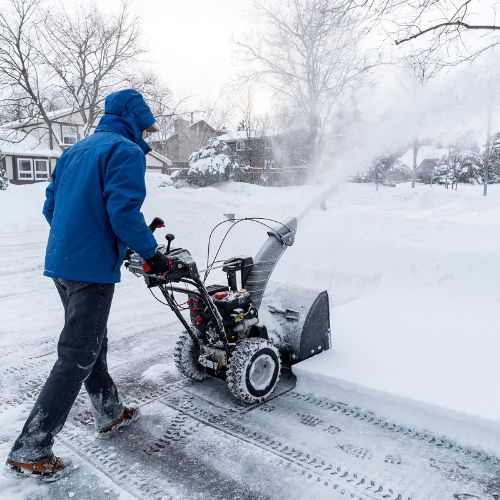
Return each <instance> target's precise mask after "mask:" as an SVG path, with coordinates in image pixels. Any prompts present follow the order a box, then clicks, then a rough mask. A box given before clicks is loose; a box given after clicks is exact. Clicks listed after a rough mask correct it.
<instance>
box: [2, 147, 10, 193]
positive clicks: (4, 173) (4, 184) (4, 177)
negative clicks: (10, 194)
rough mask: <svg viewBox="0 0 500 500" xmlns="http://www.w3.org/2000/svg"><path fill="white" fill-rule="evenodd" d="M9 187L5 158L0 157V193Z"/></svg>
mask: <svg viewBox="0 0 500 500" xmlns="http://www.w3.org/2000/svg"><path fill="white" fill-rule="evenodd" d="M8 187H9V178H8V177H7V171H6V170H5V158H2V156H1V155H0V191H5V190H6V189H7V188H8Z"/></svg>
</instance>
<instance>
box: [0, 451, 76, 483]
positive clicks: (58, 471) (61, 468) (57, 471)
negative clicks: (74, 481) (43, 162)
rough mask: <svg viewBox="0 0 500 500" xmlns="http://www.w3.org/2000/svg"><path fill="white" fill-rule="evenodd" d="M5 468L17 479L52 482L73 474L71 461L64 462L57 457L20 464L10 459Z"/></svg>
mask: <svg viewBox="0 0 500 500" xmlns="http://www.w3.org/2000/svg"><path fill="white" fill-rule="evenodd" d="M5 467H6V471H7V473H9V474H11V475H14V476H16V477H21V478H22V477H30V478H34V479H38V480H40V481H47V482H52V481H57V480H58V479H61V478H62V477H64V476H67V475H68V474H69V473H70V472H71V469H72V464H71V461H70V460H67V459H65V460H64V461H63V460H61V459H60V458H59V457H55V456H53V457H50V458H45V459H44V460H38V461H36V462H19V461H17V460H14V459H12V458H8V459H7V463H6V464H5Z"/></svg>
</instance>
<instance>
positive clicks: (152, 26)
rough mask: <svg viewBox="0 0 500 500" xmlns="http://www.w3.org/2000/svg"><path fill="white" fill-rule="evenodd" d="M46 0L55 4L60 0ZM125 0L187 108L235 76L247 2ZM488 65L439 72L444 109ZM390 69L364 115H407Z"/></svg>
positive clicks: (157, 67)
mask: <svg viewBox="0 0 500 500" xmlns="http://www.w3.org/2000/svg"><path fill="white" fill-rule="evenodd" d="M46 1H47V0H46ZM48 1H50V2H53V3H55V4H60V0H48ZM129 1H130V4H131V7H132V8H133V10H134V11H135V12H137V13H138V14H139V16H140V19H141V28H142V33H143V34H142V45H143V47H144V49H145V50H146V51H147V52H146V55H145V56H144V64H145V67H150V68H152V69H153V70H154V71H155V72H156V73H157V74H158V75H159V76H161V77H162V79H163V80H164V81H165V83H166V84H167V85H168V86H169V87H170V88H171V89H172V91H173V92H174V93H175V95H176V96H177V97H186V96H192V99H191V100H190V101H189V106H192V105H194V106H195V107H196V104H197V103H203V102H207V101H211V100H213V99H215V98H216V96H217V95H218V94H219V91H220V88H221V86H222V85H224V84H227V83H228V82H229V81H230V80H232V79H234V78H235V76H236V75H237V73H238V71H239V64H240V63H239V61H238V60H237V57H236V54H235V47H234V43H233V41H234V40H235V39H242V38H243V37H244V36H245V34H246V33H247V32H248V31H249V30H252V29H255V27H254V26H253V24H252V20H251V19H252V18H251V7H252V0H212V1H210V0H129ZM274 1H282V0H274ZM498 2H499V0H474V1H473V4H471V8H473V9H474V11H476V12H478V13H479V14H480V15H479V16H478V17H477V18H476V19H474V20H475V21H480V22H486V21H489V22H491V21H492V19H493V17H492V7H493V6H495V5H498ZM0 3H1V0H0ZM80 3H83V0H66V1H65V2H64V6H65V8H66V9H70V8H71V6H73V5H74V6H75V7H76V6H77V5H78V4H80ZM120 3H121V0H106V1H105V2H104V1H101V0H99V1H98V2H97V4H98V6H99V7H100V8H102V9H110V10H114V11H116V10H118V9H119V8H120ZM387 44H388V47H389V49H390V50H391V51H394V53H396V52H397V51H401V49H400V48H396V47H395V46H394V45H392V44H391V43H390V41H387ZM499 55H500V54H499ZM495 66H497V65H496V64H495ZM490 69H492V68H491V63H490V64H484V65H483V66H481V65H476V67H466V66H461V67H460V68H459V69H458V70H457V72H458V73H460V74H459V75H457V76H456V77H455V78H454V79H453V80H449V76H450V75H448V74H446V75H444V77H443V78H444V80H445V82H444V88H443V85H441V88H440V89H436V91H437V95H439V102H440V103H446V106H447V109H450V108H455V107H456V105H455V103H456V100H455V101H453V100H452V101H451V102H447V100H448V99H447V96H451V95H453V93H452V92H451V93H450V91H449V90H447V88H446V86H447V85H448V86H449V87H455V88H456V86H457V85H459V86H460V87H462V88H464V89H467V93H468V94H469V95H471V94H472V93H474V87H475V86H476V85H475V83H474V82H475V80H476V78H477V73H478V71H480V72H481V73H484V72H486V73H488V72H489V70H490ZM395 71H396V70H395V69H394V68H388V67H381V68H379V69H378V70H377V75H376V76H375V78H374V81H376V82H377V88H376V89H371V90H369V91H368V92H364V93H361V94H360V101H361V102H360V104H361V105H363V107H364V108H365V110H366V111H367V113H368V114H369V115H376V114H378V113H377V111H378V112H382V111H383V110H384V109H385V110H390V111H389V112H390V113H392V114H393V113H394V112H397V111H398V110H401V113H402V114H404V117H403V118H406V119H407V118H408V117H407V113H408V111H407V110H403V106H401V105H400V102H403V103H404V99H405V98H404V96H402V95H399V96H398V93H399V94H401V92H402V90H403V89H402V87H401V84H400V79H398V78H394V73H395ZM447 80H449V81H450V83H447ZM495 80H496V78H495ZM451 81H453V83H451ZM375 96H376V97H375ZM257 99H259V96H257ZM260 99H261V101H262V102H260V103H257V106H258V107H259V108H260V110H261V111H266V107H267V108H272V100H271V99H269V96H266V95H265V93H263V94H262V96H261V97H260ZM482 99H483V100H484V97H483V98H482ZM398 100H401V101H399V102H398ZM429 102H431V103H432V104H430V105H429V104H428V105H429V106H430V107H431V108H432V109H435V107H436V106H435V102H434V101H433V100H432V99H431V100H429ZM191 103H192V104H191ZM189 106H188V107H189ZM471 107H474V108H475V109H476V110H478V109H479V108H482V107H483V106H482V103H481V102H473V103H472V104H471ZM482 112H483V110H481V113H482ZM446 114H449V113H448V112H447V113H446ZM476 114H477V113H476ZM463 116H464V115H463V114H462V117H463ZM481 120H482V118H481Z"/></svg>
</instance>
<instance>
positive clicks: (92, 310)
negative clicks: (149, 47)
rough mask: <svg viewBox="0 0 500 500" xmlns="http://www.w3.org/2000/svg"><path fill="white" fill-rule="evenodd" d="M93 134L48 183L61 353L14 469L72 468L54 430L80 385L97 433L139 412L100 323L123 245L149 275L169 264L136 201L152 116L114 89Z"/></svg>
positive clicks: (18, 445) (138, 99)
mask: <svg viewBox="0 0 500 500" xmlns="http://www.w3.org/2000/svg"><path fill="white" fill-rule="evenodd" d="M104 111H105V114H104V116H103V117H102V118H101V121H100V123H99V125H98V127H97V128H96V130H95V133H94V134H93V135H91V136H89V137H87V138H86V139H84V140H82V141H80V142H78V143H77V144H75V145H74V146H72V147H71V148H69V149H67V150H66V151H65V152H64V153H63V155H62V156H61V158H60V159H59V161H58V162H57V167H56V169H55V170H54V173H53V175H52V182H51V183H50V184H49V186H48V187H47V191H46V201H45V205H44V207H43V214H44V215H45V217H46V219H47V221H48V223H49V224H50V234H49V239H48V244H47V251H46V256H45V271H44V275H45V276H49V277H51V278H52V279H53V280H54V283H55V285H56V287H57V291H58V292H59V295H60V297H61V300H62V303H63V306H64V312H65V324H64V328H63V330H62V332H61V336H60V338H59V343H58V348H57V352H58V359H57V361H56V363H55V365H54V367H53V368H52V371H51V372H50V375H49V377H48V379H47V381H46V383H45V385H44V387H43V388H42V391H41V393H40V395H39V396H38V399H37V401H36V403H35V405H34V407H33V410H32V411H31V414H30V416H29V417H28V420H27V421H26V423H25V425H24V428H23V430H22V432H21V435H20V436H19V437H18V439H17V440H16V442H15V443H14V446H13V448H12V450H11V452H10V454H9V458H8V459H7V466H8V467H9V468H10V469H11V470H12V471H14V472H15V473H16V474H17V475H20V476H22V475H27V474H29V475H33V474H36V475H38V476H39V477H41V478H49V479H51V480H54V479H56V478H58V477H60V476H62V475H64V474H65V473H67V472H68V471H69V467H68V463H65V462H64V461H62V460H61V459H60V458H58V457H56V456H54V454H53V452H52V445H53V442H54V436H55V435H56V434H57V433H58V432H59V431H60V430H61V429H62V427H63V425H64V423H65V421H66V418H67V416H68V413H69V411H70V409H71V407H72V405H73V403H74V401H75V399H76V397H77V395H78V392H79V391H80V388H81V386H82V384H85V389H86V390H87V392H88V394H89V397H90V402H91V406H92V412H93V415H94V421H95V425H96V429H97V432H96V436H97V437H109V436H111V435H112V434H113V433H114V432H115V431H116V430H117V429H118V428H120V427H122V426H124V425H127V424H129V423H131V422H133V421H134V420H136V419H137V418H138V416H139V409H138V408H136V407H125V406H123V404H122V402H121V401H120V398H119V396H118V391H117V389H116V386H115V384H114V382H113V380H112V378H111V376H110V375H109V373H108V368H107V363H106V352H107V344H108V339H107V329H106V323H107V320H108V314H109V310H110V307H111V301H112V298H113V292H114V287H115V283H117V282H119V281H120V267H121V265H122V263H123V259H124V256H125V253H126V251H127V248H131V249H133V250H134V251H136V252H137V253H138V254H139V255H141V256H142V257H143V258H144V259H145V260H146V261H147V262H148V263H149V264H150V266H151V271H150V272H152V273H161V272H164V271H166V270H167V269H168V260H167V259H166V257H165V256H164V255H163V254H161V253H159V252H158V251H157V246H158V245H157V243H156V240H155V238H154V236H153V234H152V232H151V230H150V229H149V227H148V226H147V225H146V222H145V220H144V216H143V215H142V213H141V206H142V203H143V201H144V198H145V196H146V187H145V182H144V175H145V171H146V160H145V155H146V154H147V153H148V152H149V151H150V148H149V146H148V145H147V143H146V142H145V141H144V137H145V135H146V134H147V132H148V131H151V130H153V129H154V123H155V118H154V116H153V114H152V113H151V110H150V109H149V107H148V105H147V104H146V102H145V101H144V98H143V97H142V95H141V94H139V93H138V92H136V91H134V90H132V89H126V90H121V91H118V92H115V93H113V94H110V95H109V96H108V97H107V98H106V102H105V110H104Z"/></svg>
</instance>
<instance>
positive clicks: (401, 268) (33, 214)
mask: <svg viewBox="0 0 500 500" xmlns="http://www.w3.org/2000/svg"><path fill="white" fill-rule="evenodd" d="M159 183H160V178H159V176H157V175H152V174H151V175H148V185H149V188H148V189H149V194H148V198H147V201H146V203H145V205H144V213H145V215H146V218H147V219H148V220H149V219H151V218H152V217H154V216H161V217H163V218H164V219H165V220H166V222H167V231H168V232H173V233H175V235H176V241H175V243H176V245H178V246H183V247H186V248H188V249H190V250H191V251H192V253H193V254H194V257H195V258H196V259H197V260H198V261H199V263H200V267H204V266H203V263H204V261H205V258H206V243H207V238H208V235H209V232H210V229H211V228H212V227H213V226H214V225H215V224H216V223H217V222H219V221H220V220H222V219H223V218H224V217H223V214H224V213H235V214H236V216H237V217H246V216H260V217H271V218H278V219H281V218H284V217H286V216H289V215H296V214H299V213H301V212H302V211H303V209H304V208H305V207H308V206H309V205H310V203H311V202H312V201H313V200H316V199H317V198H318V196H319V195H320V194H321V192H322V191H324V190H325V186H303V187H292V188H263V187H257V186H251V185H246V184H240V183H229V184H225V185H222V186H219V187H216V188H204V189H198V190H196V189H180V190H176V189H174V188H172V187H164V188H158V187H157V186H158V184H159ZM44 187H45V186H44V185H43V184H36V185H28V186H10V187H9V189H8V190H7V191H5V192H2V193H0V213H2V214H3V215H2V224H1V227H0V248H1V252H2V262H3V263H4V268H3V271H2V273H1V274H0V305H1V310H2V312H1V317H2V321H1V323H0V347H2V346H10V345H12V344H14V343H16V342H26V341H32V340H34V339H37V338H40V339H46V338H49V337H53V338H56V337H57V335H58V332H59V330H60V327H61V324H62V315H61V306H60V303H59V299H58V296H57V293H56V291H55V289H54V287H53V284H52V283H51V281H50V280H49V279H48V278H44V277H43V276H41V273H42V269H43V254H44V247H45V242H46V238H47V233H48V226H47V224H46V223H45V220H44V219H43V217H42V215H41V213H40V212H41V205H42V202H43V196H44ZM163 234H164V233H161V235H160V234H159V235H158V239H159V241H161V240H160V237H161V238H163ZM265 237H266V235H265V230H264V228H262V227H260V226H258V225H256V224H246V225H244V224H240V225H238V226H236V227H235V229H234V231H233V233H232V235H231V236H230V237H229V238H228V240H227V244H225V246H224V248H223V252H222V257H229V256H232V255H239V254H248V255H254V254H255V252H256V250H257V249H258V248H259V246H260V244H261V243H262V241H263V240H264V238H265ZM213 248H216V247H213ZM122 278H123V279H122V283H120V285H119V286H118V287H117V290H116V293H115V300H114V303H113V308H112V312H111V316H110V322H109V329H110V338H111V339H112V341H113V342H119V339H120V337H121V336H124V335H130V334H131V333H132V332H134V331H135V330H137V331H139V330H141V331H144V330H146V329H147V328H155V327H158V326H161V325H162V324H165V323H166V322H169V321H170V322H171V321H173V319H174V318H173V315H172V314H170V313H169V312H166V310H165V308H164V306H162V305H160V304H158V303H157V302H156V301H154V300H153V299H152V297H151V296H150V294H149V292H148V291H147V289H146V288H145V287H144V286H143V283H141V281H140V280H138V279H136V278H135V277H134V276H132V275H130V273H128V272H127V271H123V272H122ZM218 278H219V280H220V275H219V277H218ZM273 279H275V280H279V281H282V282H287V283H290V286H293V284H294V283H297V284H306V285H311V286H314V288H321V287H323V288H327V289H328V291H329V293H330V298H331V302H332V336H333V345H334V348H333V350H332V351H330V352H327V353H324V354H323V355H321V356H317V357H314V358H312V359H311V360H308V361H306V362H304V363H302V364H301V365H297V366H296V368H295V370H294V371H295V373H296V374H297V376H298V384H299V385H298V387H299V389H301V390H304V391H310V392H315V393H319V394H326V395H328V396H329V397H330V398H331V399H339V400H341V401H342V400H347V399H349V400H350V401H348V402H354V403H356V401H358V400H360V401H362V400H363V398H364V399H365V400H366V401H369V404H368V403H365V405H364V406H365V407H368V408H370V407H373V409H375V410H378V411H380V412H381V413H386V414H388V415H389V416H393V417H394V418H397V419H399V420H406V421H408V422H412V420H413V421H415V423H417V424H418V423H420V424H422V425H425V426H429V427H432V426H434V427H435V428H436V429H437V430H440V432H445V431H446V432H448V431H449V432H450V433H452V434H454V435H455V436H456V437H462V438H463V439H465V440H468V441H470V442H471V443H476V444H479V445H482V446H484V447H487V448H492V449H495V450H497V451H498V450H500V440H499V438H497V440H496V441H495V439H494V438H491V436H490V435H489V434H488V433H487V429H488V428H489V429H493V430H498V429H500V400H499V398H498V390H497V383H498V381H499V380H500V363H498V356H499V354H498V353H499V352H500V335H499V329H498V321H497V316H498V311H499V310H500V309H499V306H500V290H499V285H500V186H491V187H490V195H489V196H488V197H486V198H485V197H482V196H481V188H480V187H475V186H462V185H461V186H459V190H458V191H457V192H454V191H451V190H446V189H444V188H443V187H440V186H433V187H432V188H429V187H428V186H418V187H417V189H415V190H413V191H412V190H411V189H410V187H409V185H400V186H398V187H397V188H384V187H382V188H381V189H380V190H379V191H378V192H376V191H375V189H374V186H373V185H359V184H351V183H345V184H340V185H339V186H338V187H337V189H335V190H333V192H332V193H331V195H329V197H328V199H327V201H326V210H324V209H322V208H320V206H319V203H313V204H312V205H311V208H310V210H308V211H306V213H305V214H304V215H303V216H302V217H301V219H300V220H299V230H298V234H297V240H296V243H295V245H294V246H293V247H292V248H291V249H289V250H287V252H286V253H285V255H284V257H283V259H282V261H281V262H280V264H279V265H278V267H277V268H276V271H275V274H274V275H273ZM213 280H214V281H216V280H217V276H216V275H215V273H214V277H213ZM136 348H137V349H140V346H138V347H136ZM131 355H133V353H131ZM110 356H111V358H112V356H113V354H112V352H111V353H110ZM111 361H113V360H112V359H111ZM18 362H19V363H22V362H23V360H22V359H19V360H18ZM162 368H165V369H167V368H166V367H162ZM144 376H145V377H155V376H156V372H155V371H151V372H148V373H145V375H144ZM9 390H10V388H9V387H2V391H4V392H7V394H8V391H9ZM4 395H5V394H4ZM404 401H406V403H405V404H403V402H404ZM412 401H413V403H412ZM417 403H418V404H417ZM370 405H371V406H370ZM456 412H459V414H460V415H459V414H457V413H456ZM14 413H15V412H14ZM8 415H10V413H9V414H8ZM433 415H446V417H447V418H448V416H451V418H452V419H454V420H452V421H448V420H438V419H434V418H433ZM465 415H466V416H465ZM476 417H481V419H477V418H476ZM22 418H23V415H18V414H17V413H16V414H12V418H11V421H10V422H7V423H6V424H5V425H11V426H12V427H13V429H14V428H18V427H19V425H21V424H22ZM457 419H459V420H462V421H463V422H465V421H468V427H464V426H465V424H464V423H463V422H460V423H457V422H458V421H457ZM453 422H455V423H453ZM497 425H498V427H497ZM464 432H468V434H467V435H465V434H464ZM4 449H6V448H5V447H2V450H4Z"/></svg>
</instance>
